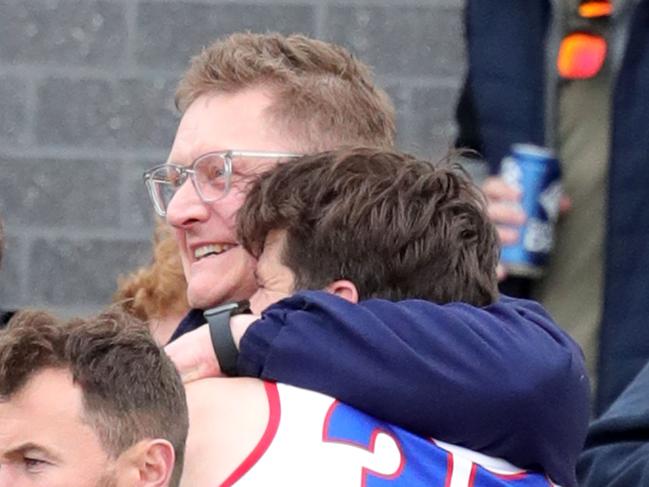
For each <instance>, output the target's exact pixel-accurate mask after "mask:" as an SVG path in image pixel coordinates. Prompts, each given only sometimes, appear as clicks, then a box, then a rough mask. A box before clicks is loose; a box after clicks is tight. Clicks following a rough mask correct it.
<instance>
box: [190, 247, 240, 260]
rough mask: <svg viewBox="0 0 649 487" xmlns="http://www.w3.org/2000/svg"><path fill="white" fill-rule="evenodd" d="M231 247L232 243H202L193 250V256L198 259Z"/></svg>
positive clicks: (217, 253) (225, 250)
mask: <svg viewBox="0 0 649 487" xmlns="http://www.w3.org/2000/svg"><path fill="white" fill-rule="evenodd" d="M233 247H234V245H228V244H209V245H203V246H201V247H198V248H196V249H195V250H194V258H195V259H196V260H200V259H204V258H205V257H209V256H212V255H219V254H222V253H223V252H227V251H228V250H230V249H231V248H233Z"/></svg>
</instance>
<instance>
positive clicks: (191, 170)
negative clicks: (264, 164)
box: [143, 150, 300, 217]
mask: <svg viewBox="0 0 649 487" xmlns="http://www.w3.org/2000/svg"><path fill="white" fill-rule="evenodd" d="M238 157H242V158H259V159H284V158H287V159H291V158H295V157H300V154H293V153H288V152H265V151H240V150H227V151H216V152H208V153H206V154H203V155H202V156H200V157H198V158H197V159H196V160H195V161H194V162H192V163H191V165H190V166H180V165H177V164H162V165H160V166H155V167H153V168H151V169H149V170H147V171H145V172H144V174H143V177H144V184H145V185H146V188H147V191H148V193H149V197H150V198H151V201H152V202H153V207H154V208H155V211H156V213H157V214H158V215H160V216H161V217H164V216H166V214H167V208H168V207H169V202H170V201H171V199H172V198H173V197H174V195H175V194H176V191H178V189H179V188H180V187H181V186H182V185H183V184H184V183H185V181H187V178H188V177H189V178H190V179H191V181H192V184H193V185H194V189H195V190H196V193H197V194H198V196H199V197H200V198H201V200H202V201H204V202H205V203H211V202H214V201H218V200H220V199H221V198H223V197H224V196H225V195H227V194H228V192H229V191H230V186H231V184H232V166H233V159H235V158H238Z"/></svg>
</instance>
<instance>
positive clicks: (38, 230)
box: [0, 0, 464, 315]
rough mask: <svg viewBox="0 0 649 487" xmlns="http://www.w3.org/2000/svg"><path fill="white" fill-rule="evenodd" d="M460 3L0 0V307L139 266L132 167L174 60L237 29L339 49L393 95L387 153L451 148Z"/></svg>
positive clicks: (160, 116)
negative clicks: (0, 222) (392, 137)
mask: <svg viewBox="0 0 649 487" xmlns="http://www.w3.org/2000/svg"><path fill="white" fill-rule="evenodd" d="M462 4H463V2H462V0H347V1H345V0H283V1H282V0H256V1H252V0H250V1H247V0H238V1H236V2H234V1H231V0H0V212H1V213H2V215H3V216H4V220H5V230H6V233H7V241H6V251H5V259H4V262H3V266H2V270H1V271H0V308H4V309H13V308H21V307H26V306H30V307H45V308H49V309H52V310H54V311H56V312H59V313H61V314H65V315H69V314H77V313H82V314H83V313H88V312H92V311H95V310H97V309H99V308H100V307H102V306H103V305H105V304H107V303H108V302H109V301H110V296H111V294H112V292H113V291H114V289H115V281H116V278H117V276H118V275H119V274H121V273H125V272H127V271H128V270H129V269H131V268H133V267H134V266H137V265H141V264H144V263H146V262H147V260H148V259H149V256H150V253H149V252H150V245H149V239H150V236H151V230H152V222H153V212H152V210H151V208H150V206H149V203H148V201H147V199H146V195H145V194H144V188H143V185H142V182H141V173H142V171H143V170H144V169H145V168H146V167H149V166H152V165H154V164H155V163H160V162H163V161H164V159H165V157H166V153H167V150H168V149H169V147H170V145H171V142H172V139H173V135H174V130H175V126H176V124H177V122H178V116H177V114H176V112H175V110H174V108H173V93H174V89H175V85H176V83H177V81H178V79H179V77H180V75H181V73H182V71H183V70H184V68H185V66H186V64H187V62H188V60H189V57H190V56H191V55H192V54H194V53H196V52H197V51H198V49H200V47H201V46H204V45H206V44H208V43H209V42H211V41H212V40H213V39H215V38H217V37H219V36H223V35H227V34H229V33H231V32H235V31H239V30H252V31H260V32H264V31H268V30H277V31H280V32H284V33H290V32H302V33H306V34H308V35H311V36H315V37H318V38H321V39H324V40H329V41H333V42H337V43H339V44H342V45H344V46H346V47H347V48H349V49H350V50H351V51H353V52H354V53H356V54H357V55H358V56H359V57H360V58H361V59H363V60H365V61H366V62H368V63H370V64H372V65H373V66H374V68H375V72H376V76H377V80H378V82H379V84H381V85H382V86H384V87H385V88H386V89H387V90H388V92H389V93H390V95H391V96H392V97H393V100H394V102H395V105H396V108H397V117H398V124H399V133H398V143H399V147H400V148H402V149H405V150H408V151H410V152H414V153H417V154H419V155H422V156H427V157H431V156H440V155H441V154H443V153H444V152H445V150H446V149H447V148H448V147H449V146H450V145H451V144H452V141H453V136H454V125H453V111H454V108H455V103H456V99H457V95H458V89H459V86H460V83H461V78H462V76H463V72H464V53H463V33H462V22H461V16H462V7H463V5H462Z"/></svg>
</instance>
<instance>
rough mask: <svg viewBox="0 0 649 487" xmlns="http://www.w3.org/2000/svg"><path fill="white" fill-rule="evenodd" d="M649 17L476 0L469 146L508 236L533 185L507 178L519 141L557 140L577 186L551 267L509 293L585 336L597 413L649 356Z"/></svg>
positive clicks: (466, 95) (637, 0)
mask: <svg viewBox="0 0 649 487" xmlns="http://www.w3.org/2000/svg"><path fill="white" fill-rule="evenodd" d="M647 25H649V1H647V0H613V1H612V2H608V1H606V0H605V1H598V2H594V1H588V0H499V1H498V2H491V1H488V0H468V1H467V4H466V32H467V46H468V74H467V78H466V82H465V85H464V89H463V94H462V97H461V101H460V103H459V106H458V123H459V139H458V145H460V146H462V147H469V148H472V149H475V150H476V151H477V152H479V153H480V154H481V156H482V157H483V158H484V160H485V161H486V162H487V163H488V165H489V169H490V172H491V173H492V175H493V176H492V177H491V178H489V179H488V180H487V181H486V182H485V185H484V190H485V192H486V193H487V194H488V196H489V197H490V199H491V202H492V204H491V211H490V212H491V214H492V215H493V216H494V219H495V221H496V222H497V223H499V224H501V226H500V228H501V230H502V233H501V238H502V240H503V241H504V242H512V241H515V240H516V238H517V233H516V231H512V226H514V227H515V226H516V225H519V224H520V223H521V221H523V220H524V218H525V215H523V214H522V213H521V212H520V211H515V210H513V209H512V208H513V207H512V204H511V203H512V201H513V200H516V199H517V198H519V197H520V192H518V191H517V190H516V189H515V188H512V187H508V186H507V185H505V184H504V181H503V180H502V178H499V177H497V175H498V173H499V170H500V163H501V160H502V159H503V157H504V156H506V155H507V154H508V153H509V151H510V149H511V146H512V144H516V143H532V144H535V145H540V146H546V147H549V148H551V149H553V150H554V151H555V153H556V154H557V155H558V157H559V160H560V163H561V167H562V172H563V174H562V182H563V186H564V191H565V193H566V198H565V199H564V201H563V205H562V206H563V210H564V211H563V212H562V214H561V215H560V217H559V221H558V225H557V228H556V245H555V249H554V251H553V254H552V256H551V259H550V262H549V265H548V267H547V269H546V273H545V275H544V276H543V277H542V278H541V279H539V280H535V281H527V280H523V279H521V278H516V279H510V280H508V282H507V283H506V288H503V289H508V290H509V291H510V292H511V290H512V289H514V288H516V289H517V290H518V291H519V292H520V293H521V294H520V295H522V296H529V297H531V298H533V299H536V300H539V301H540V302H541V304H543V305H544V306H545V307H547V309H548V310H549V311H550V313H551V314H552V316H553V317H554V318H555V319H556V320H557V322H558V323H559V324H560V325H561V326H562V327H564V329H565V330H566V331H568V332H569V333H570V334H571V335H572V336H573V337H574V338H575V339H576V340H577V342H579V343H580V345H581V346H582V348H583V349H584V353H585V355H586V362H587V365H588V369H589V372H590V374H591V376H592V379H593V380H594V384H596V385H597V387H596V390H597V394H596V397H597V400H596V404H595V412H596V414H599V413H601V412H602V411H604V410H605V409H606V408H607V407H608V405H610V404H611V402H612V401H613V400H614V399H615V397H617V395H618V394H620V392H621V391H622V390H623V389H624V388H625V386H626V385H627V384H628V383H629V382H630V381H631V380H632V379H633V377H634V376H635V375H636V374H637V373H638V371H639V370H640V369H641V368H642V367H643V366H644V364H645V362H646V361H647V360H648V359H649V326H647V316H649V300H648V299H647V298H646V292H645V290H646V289H647V285H648V284H649V281H648V279H649V278H648V276H649V247H647V245H646V241H647V234H648V232H649V212H647V211H645V206H646V201H647V200H648V199H649V189H648V188H649V139H648V138H647V131H648V130H649V109H648V108H647V104H646V103H645V100H644V87H645V86H648V85H649V29H647ZM494 26H497V28H495V27H494ZM581 40H583V41H584V44H583V45H581V49H583V51H579V50H577V49H576V46H578V45H579V43H580V42H581ZM579 52H581V53H582V56H581V57H580V56H578V55H577V56H573V54H575V53H579ZM580 59H581V60H593V61H594V62H592V63H590V62H587V63H585V64H583V65H582V64H580V63H578V62H575V61H578V60H580Z"/></svg>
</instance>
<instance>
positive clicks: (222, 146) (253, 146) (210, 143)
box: [169, 89, 295, 165]
mask: <svg viewBox="0 0 649 487" xmlns="http://www.w3.org/2000/svg"><path fill="white" fill-rule="evenodd" d="M272 102H273V99H272V97H271V96H270V95H269V94H268V93H267V92H265V91H264V90H261V89H248V90H244V91H240V92H236V93H214V94H208V95H202V96H200V97H199V98H197V99H196V100H195V101H194V102H193V103H192V104H191V105H190V106H189V108H188V109H187V111H186V112H185V114H184V115H183V117H182V119H181V121H180V124H179V126H178V130H177V132H176V137H175V139H174V143H173V146H172V149H171V152H170V155H169V162H173V163H176V164H183V165H188V164H190V163H191V162H192V161H194V160H195V159H196V158H197V157H199V156H201V155H203V154H206V153H208V152H214V151H225V150H248V151H271V152H294V151H295V150H294V149H295V147H294V145H295V144H291V143H290V141H289V140H288V137H282V134H280V133H279V131H278V130H276V127H275V124H273V123H272V122H271V121H270V119H269V117H268V116H267V108H268V107H269V106H270V105H271V104H272Z"/></svg>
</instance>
